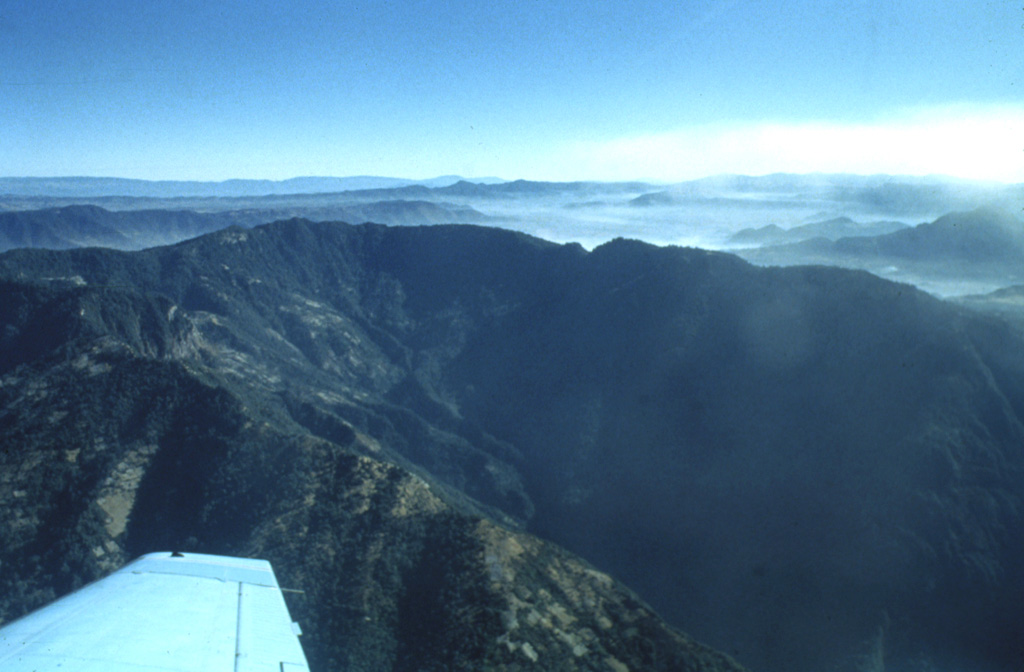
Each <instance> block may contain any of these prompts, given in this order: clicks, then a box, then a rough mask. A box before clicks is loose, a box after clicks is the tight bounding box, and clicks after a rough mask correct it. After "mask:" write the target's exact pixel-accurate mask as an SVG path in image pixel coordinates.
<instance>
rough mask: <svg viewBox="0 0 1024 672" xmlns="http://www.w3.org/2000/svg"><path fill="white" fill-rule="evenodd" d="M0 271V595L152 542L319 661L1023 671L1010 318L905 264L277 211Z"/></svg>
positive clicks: (1018, 408) (58, 584)
mask: <svg viewBox="0 0 1024 672" xmlns="http://www.w3.org/2000/svg"><path fill="white" fill-rule="evenodd" d="M975 217H976V215H972V216H971V217H967V216H952V217H951V218H948V219H946V220H943V221H939V222H936V223H935V226H933V227H931V228H930V229H926V230H925V231H926V232H927V231H933V232H937V233H943V232H944V233H946V234H949V233H950V232H955V231H957V230H959V229H961V228H963V226H964V224H965V222H968V221H972V222H973V221H974V218H975ZM910 231H911V230H907V231H905V232H899V233H902V234H904V235H905V234H907V233H910ZM890 235H892V236H895V235H898V234H890ZM917 235H922V234H920V233H919V234H917ZM858 240H861V239H858ZM897 240H898V239H897ZM885 244H886V245H893V246H894V247H893V248H891V249H900V248H899V245H898V243H885ZM942 249H945V248H940V249H939V250H938V251H941V250H942ZM954 251H955V250H954ZM0 283H2V286H0V510H2V511H3V512H4V515H5V520H6V521H8V522H7V524H5V525H3V526H0V562H2V567H3V572H2V573H0V618H3V619H10V618H13V617H16V616H17V615H19V614H21V613H24V612H25V611H26V610H27V609H29V608H31V607H33V606H36V605H38V604H39V603H40V602H43V601H45V600H47V599H49V598H51V597H52V596H53V595H54V594H55V593H58V592H63V591H66V590H69V589H71V588H73V587H75V586H77V585H81V584H82V583H83V582H86V581H89V580H91V579H93V578H96V577H97V576H99V575H101V574H102V573H103V572H105V571H108V570H109V569H111V568H112V567H115V566H119V565H120V564H121V563H123V562H124V561H125V559H127V558H128V557H131V556H132V555H135V554H138V553H139V552H142V551H145V550H151V549H153V548H179V549H183V550H201V551H209V552H223V553H231V554H241V555H258V556H260V557H267V558H269V559H270V560H272V561H273V562H274V565H275V568H276V569H277V570H278V574H279V576H280V577H281V580H282V582H283V583H285V584H286V585H288V586H289V587H294V588H297V589H301V590H304V591H305V592H304V594H302V595H298V594H295V595H293V596H292V597H291V598H290V599H293V613H294V614H295V615H296V616H297V617H298V618H299V620H301V621H302V622H303V626H304V629H305V630H306V635H305V637H304V642H305V645H306V647H307V651H308V654H309V657H310V662H311V663H312V664H313V666H314V667H315V668H318V669H360V670H418V669H429V670H469V669H472V670H485V671H486V670H512V669H528V668H531V669H532V668H534V667H536V668H537V669H555V670H572V669H586V670H614V671H620V672H621V670H627V669H628V670H664V671H666V672H668V671H674V670H695V671H696V670H700V671H704V672H719V671H720V672H738V670H739V669H740V668H739V665H738V664H737V663H736V662H733V660H732V659H730V658H729V657H727V656H726V655H723V654H722V653H717V652H715V651H714V650H712V649H709V648H708V647H706V646H703V645H700V644H697V643H695V642H694V640H693V639H691V638H690V637H689V636H687V635H683V634H682V633H681V632H680V631H679V630H677V629H675V628H676V627H679V628H682V629H683V630H685V631H686V632H689V633H691V634H692V635H693V636H695V637H697V638H698V639H700V640H702V641H705V642H707V643H708V644H710V645H712V646H714V647H716V648H717V650H719V651H723V652H725V653H726V654H729V656H732V657H734V658H735V659H736V660H738V661H739V663H742V664H745V665H749V666H750V668H751V669H754V670H759V671H763V672H820V671H822V670H858V671H862V670H879V669H883V667H884V669H908V670H938V671H940V672H947V671H950V670H956V669H994V670H1013V669H1015V667H1016V666H1019V663H1020V661H1021V660H1024V640H1021V638H1020V623H1021V622H1022V619H1024V607H1022V605H1024V574H1022V573H1021V572H1020V571H1019V570H1020V568H1021V567H1024V543H1022V540H1021V535H1020V530H1021V529H1024V454H1022V452H1021V446H1022V445H1024V336H1022V334H1021V332H1020V331H1019V330H1018V329H1017V328H1015V327H1014V326H1012V325H1009V324H1007V323H1005V322H1003V321H1001V320H998V319H994V318H991V317H987V316H984V315H980V314H978V313H976V312H974V311H971V310H967V309H965V308H963V307H962V306H958V305H953V304H949V303H945V302H942V301H940V300H937V299H935V298H933V297H931V296H929V295H927V294H925V293H923V292H920V291H917V290H915V289H913V288H912V287H909V286H906V285H901V284H896V283H891V282H888V281H885V280H882V279H879V278H877V277H873V276H871V275H870V274H868V273H865V272H862V271H851V270H844V269H836V268H825V267H797V268H759V267H756V266H753V265H751V264H748V263H746V262H744V261H743V260H741V259H739V258H738V257H736V256H733V255H729V254H723V253H715V252H708V251H703V250H697V249H687V248H679V247H655V246H652V245H648V244H644V243H641V242H637V241H629V240H622V239H619V240H614V241H612V242H609V243H607V244H604V245H601V246H598V247H596V248H595V249H594V250H593V251H590V252H588V251H586V250H584V249H583V248H582V247H580V246H579V245H572V244H567V245H556V244H552V243H549V242H546V241H543V240H540V239H537V238H533V237H530V236H527V235H524V234H522V233H517V232H512V231H507V230H500V229H492V228H483V227H477V226H443V225H442V226H426V227H385V226H381V225H359V226H350V225H346V224H340V223H330V222H311V221H308V220H302V219H293V220H289V221H283V222H276V223H273V224H269V225H262V226H257V227H254V228H251V229H247V228H243V227H239V226H233V227H230V228H227V229H224V230H221V231H217V232H214V233H211V234H207V235H204V236H201V237H199V238H195V239H193V240H189V241H186V242H182V243H179V244H177V245H173V246H169V247H159V248H154V249H148V250H143V251H138V252H120V251H115V250H101V249H74V250H66V251H50V250H32V249H22V250H14V251H11V252H7V253H5V254H3V255H0ZM533 535H537V536H533ZM620 581H621V582H622V583H620ZM631 591H636V593H633V592H631ZM648 604H650V605H652V606H648ZM658 614H660V617H659V615H658ZM663 619H664V620H663ZM669 624H672V625H669ZM951 661H955V664H954V663H953V662H951Z"/></svg>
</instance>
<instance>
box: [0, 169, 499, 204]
mask: <svg viewBox="0 0 1024 672" xmlns="http://www.w3.org/2000/svg"><path fill="white" fill-rule="evenodd" d="M462 179H464V178H461V177H459V176H457V175H446V176H443V177H435V178H432V179H429V180H408V179H402V178H395V177H371V176H358V177H294V178H291V179H288V180H224V181H222V182H199V181H187V180H134V179H126V178H118V177H0V195H9V196H49V197H60V198H81V197H85V198H93V197H100V196H133V197H145V198H174V197H179V196H191V197H203V196H215V197H241V196H266V195H270V194H315V193H331V192H339V191H356V190H361V189H393V188H396V187H405V186H409V185H422V186H425V187H444V186H448V185H452V184H455V183H456V182H459V181H460V180H462ZM473 181H474V182H478V183H482V184H493V183H500V182H502V181H503V180H501V179H499V178H496V177H483V178H474V180H473Z"/></svg>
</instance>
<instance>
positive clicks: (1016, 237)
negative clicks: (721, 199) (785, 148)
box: [737, 208, 1024, 286]
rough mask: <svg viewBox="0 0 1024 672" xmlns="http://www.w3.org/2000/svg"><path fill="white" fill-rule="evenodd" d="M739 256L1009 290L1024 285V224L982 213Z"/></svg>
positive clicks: (1013, 218) (770, 247) (1000, 214)
mask: <svg viewBox="0 0 1024 672" xmlns="http://www.w3.org/2000/svg"><path fill="white" fill-rule="evenodd" d="M745 235H748V236H749V235H751V234H749V233H748V234H745ZM787 235H788V234H787ZM737 253H738V254H740V255H741V256H742V257H743V258H745V259H747V260H749V261H752V262H755V263H758V264H765V265H784V266H791V265H798V264H828V265H833V266H844V267H852V268H863V269H866V270H870V271H871V272H873V273H878V274H880V275H883V276H885V277H891V278H894V279H903V280H906V281H911V282H915V283H920V282H921V281H922V280H924V281H931V282H945V281H962V282H967V281H971V282H989V283H992V284H994V285H996V286H1005V285H1012V284H1017V283H1020V282H1024V221H1022V220H1021V219H1019V218H1018V217H1016V216H1014V215H1011V214H1009V213H1008V212H1005V211H1001V210H995V209H991V208H979V209H976V210H972V211H970V212H958V213H951V214H948V215H945V216H943V217H940V218H939V219H937V220H935V221H934V222H930V223H925V224H920V225H918V226H914V227H909V228H900V229H899V230H897V231H893V232H892V233H886V234H883V235H875V236H857V237H842V238H838V239H834V240H831V239H828V238H826V237H817V238H814V239H810V240H803V241H801V242H797V243H789V244H781V245H768V246H765V247H760V248H754V249H746V250H737Z"/></svg>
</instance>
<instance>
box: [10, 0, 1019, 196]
mask: <svg viewBox="0 0 1024 672" xmlns="http://www.w3.org/2000/svg"><path fill="white" fill-rule="evenodd" d="M1022 46H1024V5H1022V3H1019V2H1005V1H1000V2H984V1H977V0H975V1H972V2H966V1H961V0H958V1H947V0H929V1H927V2H926V1H921V0H902V1H896V0H893V1H887V0H873V1H867V0H844V1H840V0H818V1H817V2H810V1H805V0H787V1H786V2H770V1H763V2H751V1H742V0H734V1H729V0H721V1H718V2H712V1H700V0H692V1H688V2H679V1H678V0H677V1H675V2H653V1H645V0H632V1H630V2H620V1H618V0H610V1H609V0H606V1H603V2H589V1H577V2H565V1H562V0H546V1H544V2H535V1H533V0H515V1H506V0H491V1H490V2H466V1H462V0H455V1H452V2H436V1H435V2H425V1H415V0H408V1H404V2H399V1H391V2H384V1H381V0H367V1H359V0H353V1H351V2H341V3H326V2H308V1H306V0H294V1H292V2H282V1H281V0H273V1H268V0H245V1H237V2H236V1H231V2H217V1H216V0H207V1H203V2H199V1H194V0H175V1H173V2H169V1H165V0H147V1H146V2H138V1H132V2H128V1H122V0H89V1H87V0H62V1H61V2H53V1H51V0H0V174H2V175H7V176H13V175H40V176H44V175H104V176H121V177H136V178H143V179H202V180H219V179H228V178H234V177H246V178H270V179H282V178H287V177H293V176H298V175H361V174H374V175H391V176H399V177H413V178H426V177H432V176H436V175H441V174H453V173H457V174H462V175H466V176H485V175H496V176H500V177H505V178H509V179H511V178H520V177H522V178H530V179H554V180H570V179H602V180H615V179H632V178H648V179H660V180H667V181H672V180H682V179H689V178H694V177H701V176H704V175H708V174H717V173H723V172H737V173H748V174H763V173H769V172H775V171H792V172H814V171H824V172H839V171H844V172H858V173H875V172H891V173H909V174H928V173H940V174H953V175H959V176H963V177H975V178H980V179H997V180H1004V181H1024V90H1022V89H1024V80H1022V77H1021V75H1022V73H1024V58H1022V57H1021V56H1022V54H1024V49H1022Z"/></svg>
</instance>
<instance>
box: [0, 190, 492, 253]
mask: <svg viewBox="0 0 1024 672" xmlns="http://www.w3.org/2000/svg"><path fill="white" fill-rule="evenodd" d="M297 213H301V214H302V215H303V216H305V217H307V218H311V219H318V220H346V221H352V222H359V223H362V222H375V223H381V224H393V225H414V224H416V225H419V224H441V223H452V222H475V223H481V222H486V221H489V220H490V219H491V218H489V217H486V216H485V215H483V214H481V213H480V212H477V211H476V210H474V209H473V208H469V207H461V206H444V205H439V204H437V203H431V202H427V201H379V202H368V203H352V204H349V205H346V206H330V205H317V204H313V205H312V206H306V207H301V208H287V207H278V208H267V209H243V210H224V211H216V212H211V213H201V212H194V211H191V210H128V211H114V212H112V211H109V210H106V209H104V208H101V207H98V206H95V205H68V206H64V207H58V208H45V209H42V210H26V211H14V212H0V252H2V251H6V250H10V249H15V248H20V247H41V248H46V249H51V250H63V249H70V248H74V247H109V248H113V249H118V250H139V249H142V248H145V247H154V246H157V245H169V244H172V243H177V242H180V241H182V240H186V239H188V238H195V237H196V236H199V235H202V234H204V233H209V232H211V231H218V230H220V229H225V228H227V227H229V226H234V225H239V226H245V227H251V226H256V225H258V224H266V223H268V222H272V221H275V220H279V219H288V218H290V217H293V216H295V215H296V214H297Z"/></svg>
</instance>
